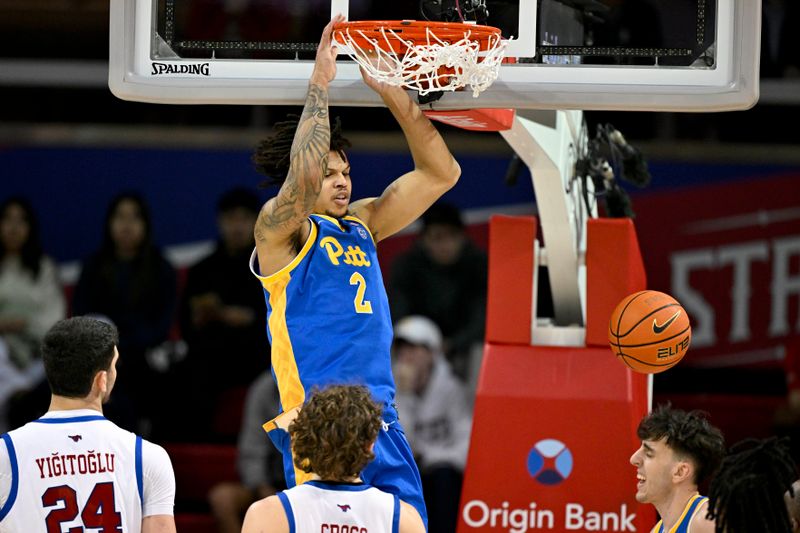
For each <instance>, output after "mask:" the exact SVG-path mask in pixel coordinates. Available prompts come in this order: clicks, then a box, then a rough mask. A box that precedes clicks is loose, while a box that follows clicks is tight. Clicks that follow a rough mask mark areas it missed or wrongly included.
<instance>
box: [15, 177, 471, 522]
mask: <svg viewBox="0 0 800 533" xmlns="http://www.w3.org/2000/svg"><path fill="white" fill-rule="evenodd" d="M260 207H261V201H260V199H259V196H258V195H257V194H256V192H255V191H251V190H249V189H245V188H234V189H231V190H229V191H227V192H226V193H224V194H223V195H222V196H221V197H220V198H219V199H218V202H217V209H216V221H217V229H218V235H217V243H216V246H215V247H214V249H213V250H212V251H211V252H210V253H209V254H208V255H207V256H205V257H203V258H202V259H200V260H199V261H197V262H196V263H194V264H192V265H190V266H189V267H188V268H187V269H186V271H185V273H181V272H179V271H178V270H177V269H176V268H175V267H174V266H173V265H172V264H171V263H170V262H169V261H168V260H167V258H166V257H165V254H164V252H163V250H161V249H160V248H159V247H158V246H157V245H156V244H155V242H156V240H155V238H154V235H153V233H152V224H151V218H150V213H149V208H148V203H147V201H146V199H145V198H143V197H142V196H141V195H139V194H137V193H133V192H125V193H122V194H119V195H118V196H116V197H115V198H113V199H112V200H111V201H110V202H109V204H108V208H107V211H106V216H105V222H104V225H103V228H102V229H101V230H100V232H99V233H100V234H101V245H100V247H99V248H98V249H97V250H96V251H95V252H94V253H92V254H91V255H90V256H89V257H87V258H86V259H85V260H84V261H83V262H82V265H81V270H80V275H79V277H78V281H77V283H76V284H75V286H74V288H73V290H72V291H65V290H64V287H63V286H62V282H61V281H60V280H59V273H58V268H57V266H56V265H55V263H54V262H53V260H52V259H51V258H50V257H49V256H48V255H47V253H46V251H45V250H43V249H42V245H41V236H40V233H39V226H38V222H37V216H36V212H35V211H34V209H33V208H32V207H31V205H30V204H29V202H28V201H27V200H26V199H24V198H18V197H14V198H9V199H7V200H5V201H4V202H3V203H2V205H1V206H0V424H2V426H3V427H2V428H1V429H2V431H7V430H10V429H13V428H15V427H19V426H20V425H22V424H24V423H26V422H28V421H30V420H33V419H35V418H38V417H39V416H40V415H42V414H43V413H44V412H45V411H46V410H47V407H48V401H49V392H48V390H49V389H48V387H47V384H46V383H45V381H44V373H43V368H42V364H41V361H40V359H39V353H38V345H39V342H40V341H41V339H42V337H43V335H44V333H45V332H46V331H47V330H48V329H49V328H50V327H51V326H52V325H53V324H55V323H56V322H57V321H58V320H60V319H62V318H64V317H66V316H68V315H72V316H78V315H89V316H94V317H97V318H99V319H102V320H107V321H109V322H111V323H113V324H115V325H116V326H117V328H118V329H119V334H120V341H119V352H120V361H119V363H118V364H119V365H120V367H121V368H124V369H125V371H124V372H120V379H119V381H118V383H117V386H116V388H115V390H114V394H113V396H112V398H111V401H110V402H109V403H108V405H107V406H106V408H105V413H106V416H107V417H108V418H109V419H111V420H112V421H114V422H116V423H117V424H119V425H120V426H121V427H123V428H125V429H128V430H130V431H133V432H136V433H139V434H142V435H145V436H147V437H149V438H151V439H153V440H155V441H156V442H187V443H227V444H231V445H232V444H234V443H236V444H237V446H238V456H239V458H238V465H237V466H238V469H237V470H238V472H239V477H240V480H239V482H237V483H231V482H225V483H221V484H220V485H218V486H216V487H214V489H213V490H212V491H211V493H210V494H209V504H210V508H211V511H212V512H213V514H214V515H215V517H216V519H217V523H218V524H219V528H220V531H238V528H239V527H240V520H241V515H242V513H243V511H244V510H246V508H247V505H249V503H251V502H252V501H254V500H255V499H257V498H259V497H263V496H265V495H268V494H271V493H274V492H275V490H277V489H279V488H282V487H283V486H284V485H283V479H282V472H281V468H280V459H279V457H278V456H279V454H277V452H276V450H275V449H274V448H273V447H272V444H271V443H269V441H268V438H267V436H266V434H265V433H264V431H263V430H262V428H261V424H263V423H264V422H266V421H267V420H269V419H271V418H273V417H274V416H276V415H277V413H278V398H277V391H276V387H275V384H274V381H273V379H272V376H271V374H270V373H269V372H268V369H269V363H270V357H269V354H270V349H269V342H268V339H267V335H266V306H265V302H264V297H263V294H262V291H261V290H260V286H259V283H258V280H257V279H255V278H254V277H253V276H252V274H251V273H250V271H249V268H248V259H249V257H250V254H251V253H252V251H253V247H254V242H253V227H254V224H255V222H256V218H257V215H258V212H259V210H260ZM391 271H392V276H391V280H390V283H389V284H388V289H389V293H390V301H391V302H392V304H393V309H392V312H393V318H394V320H395V321H396V323H397V324H396V327H397V330H396V342H395V344H394V349H393V362H394V371H395V374H396V376H397V404H398V409H399V412H400V416H401V417H402V420H403V423H404V425H405V427H406V430H407V432H408V436H409V441H410V443H411V446H412V449H413V450H414V453H415V458H416V460H417V462H418V464H419V467H420V472H421V474H422V477H423V483H424V486H425V494H426V498H427V499H428V500H429V501H428V507H429V509H431V524H432V525H436V527H435V530H436V531H450V530H454V529H455V522H456V519H457V514H458V503H459V502H458V497H459V494H460V490H458V488H459V487H460V486H461V481H462V476H463V470H464V465H465V463H466V458H467V448H468V445H469V433H470V427H471V423H472V412H471V411H472V409H471V405H472V399H473V397H474V386H475V377H476V376H477V369H478V368H479V366H480V356H481V352H482V343H483V327H484V320H485V314H484V313H485V305H486V276H487V258H486V254H485V253H484V252H483V251H482V250H481V249H480V248H479V247H478V246H476V245H475V244H474V243H473V242H472V241H471V240H470V239H469V237H468V236H467V234H466V231H465V226H464V223H463V220H462V218H461V214H460V212H459V211H458V209H456V208H455V207H453V206H452V205H449V204H445V203H438V204H436V205H434V206H433V207H432V208H431V209H430V210H429V211H428V212H427V213H426V214H425V216H424V217H423V227H422V230H421V232H420V235H419V238H418V239H417V240H416V242H415V243H413V244H412V246H411V248H410V249H409V250H407V251H406V252H404V253H402V254H400V255H399V256H397V258H396V259H395V260H394V263H393V266H392V269H391ZM70 292H71V297H70V298H69V299H67V298H66V296H65V295H66V294H68V293H70ZM237 400H239V401H237ZM221 420H222V421H223V424H222V425H221V424H220V421H221ZM231 420H233V421H235V422H234V424H235V427H234V428H233V429H234V431H222V430H220V428H221V427H223V426H224V423H225V422H228V426H230V423H231Z"/></svg>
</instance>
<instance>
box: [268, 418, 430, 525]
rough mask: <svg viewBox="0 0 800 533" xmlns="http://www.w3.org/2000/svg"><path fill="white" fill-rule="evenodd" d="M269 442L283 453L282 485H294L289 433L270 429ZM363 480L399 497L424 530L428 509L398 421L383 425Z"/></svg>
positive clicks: (412, 459)
mask: <svg viewBox="0 0 800 533" xmlns="http://www.w3.org/2000/svg"><path fill="white" fill-rule="evenodd" d="M268 435H269V437H270V439H271V440H272V442H273V444H275V446H276V447H277V448H278V449H279V450H280V451H281V454H283V471H284V474H285V475H286V486H287V487H288V488H292V487H294V486H295V485H296V484H297V482H296V480H295V476H294V463H293V462H292V452H291V446H290V443H289V433H287V432H286V431H285V430H283V429H273V430H271V431H270V432H269V433H268ZM361 479H362V480H364V483H366V484H368V485H372V486H373V487H376V488H378V489H380V490H382V491H384V492H388V493H390V494H396V495H397V496H398V497H399V498H400V499H401V500H403V501H404V502H406V503H407V504H409V505H411V506H413V507H414V508H415V509H416V510H417V512H419V515H420V516H421V517H422V521H423V523H424V524H425V530H426V531H427V530H428V511H427V510H426V508H425V500H424V498H423V496H422V480H421V479H420V476H419V469H417V463H416V462H415V461H414V454H413V453H411V447H410V446H409V445H408V441H407V440H406V435H405V433H404V432H403V428H402V426H401V425H400V422H398V421H397V419H396V418H395V419H394V421H392V422H390V423H388V424H384V426H383V429H381V431H380V432H379V433H378V440H377V441H376V442H375V459H374V460H373V461H372V462H370V463H369V464H368V465H367V466H366V468H364V470H363V471H362V472H361Z"/></svg>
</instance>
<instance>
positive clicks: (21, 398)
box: [0, 197, 66, 433]
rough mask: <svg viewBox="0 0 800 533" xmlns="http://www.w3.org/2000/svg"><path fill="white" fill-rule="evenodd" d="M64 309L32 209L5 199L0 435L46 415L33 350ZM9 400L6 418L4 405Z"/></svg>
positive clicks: (0, 257) (0, 221) (1, 210)
mask: <svg viewBox="0 0 800 533" xmlns="http://www.w3.org/2000/svg"><path fill="white" fill-rule="evenodd" d="M65 307H66V305H65V302H64V293H63V292H62V289H61V283H60V282H59V279H58V273H57V271H56V266H55V264H54V263H53V261H52V260H51V259H50V258H49V257H47V256H46V255H45V253H44V252H43V250H42V244H41V242H40V240H39V225H38V222H37V219H36V214H35V213H34V211H33V208H32V207H31V205H30V204H29V203H28V201H27V200H25V199H24V198H19V197H15V198H9V199H7V200H5V201H4V202H3V203H2V205H0V433H5V432H6V431H8V430H9V429H11V427H9V425H11V426H12V427H16V426H18V425H21V424H22V423H25V422H28V421H29V420H32V419H33V418H38V416H40V415H42V414H44V412H45V411H47V406H48V403H49V401H50V393H49V389H48V388H47V385H46V384H45V383H44V366H43V365H42V362H41V359H40V358H39V345H40V343H41V341H42V339H43V338H44V335H45V333H47V331H48V330H49V329H50V327H51V326H52V325H53V324H55V323H56V322H58V321H59V320H61V319H62V318H64V315H65V313H66V310H65ZM14 395H15V398H14V401H13V404H14V407H13V408H12V409H11V410H12V412H11V413H8V412H7V411H6V410H7V408H9V405H8V403H7V402H8V401H9V398H10V397H12V396H14ZM7 416H8V417H9V418H7ZM9 423H10V424H9Z"/></svg>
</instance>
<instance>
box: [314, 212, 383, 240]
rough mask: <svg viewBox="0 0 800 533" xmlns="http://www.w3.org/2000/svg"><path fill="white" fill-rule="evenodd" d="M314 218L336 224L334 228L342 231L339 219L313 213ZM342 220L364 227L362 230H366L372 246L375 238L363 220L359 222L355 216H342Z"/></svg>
mask: <svg viewBox="0 0 800 533" xmlns="http://www.w3.org/2000/svg"><path fill="white" fill-rule="evenodd" d="M314 216H317V217H321V218H324V219H325V220H327V221H329V222H333V223H334V224H336V226H338V228H339V229H340V230H341V231H344V228H343V227H342V225H341V224H340V223H339V219H338V218H334V217H331V216H328V215H323V214H320V213H314ZM342 220H350V221H352V222H358V223H359V224H361V225H362V226H364V229H366V230H367V233H368V234H369V238H370V239H372V244H375V236H374V235H373V234H372V230H371V229H369V226H367V225H366V224H365V223H364V221H363V220H361V219H360V218H358V217H357V216H355V215H345V216H343V217H342Z"/></svg>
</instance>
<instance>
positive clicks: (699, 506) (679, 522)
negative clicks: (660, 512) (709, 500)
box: [650, 494, 705, 533]
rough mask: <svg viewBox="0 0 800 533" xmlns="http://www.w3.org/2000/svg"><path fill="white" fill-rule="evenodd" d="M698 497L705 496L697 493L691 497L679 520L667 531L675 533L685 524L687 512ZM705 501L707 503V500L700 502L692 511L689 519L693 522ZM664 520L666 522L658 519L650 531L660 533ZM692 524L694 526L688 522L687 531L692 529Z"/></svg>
mask: <svg viewBox="0 0 800 533" xmlns="http://www.w3.org/2000/svg"><path fill="white" fill-rule="evenodd" d="M698 498H703V496H700V495H699V494H695V495H694V496H692V497H691V498H689V501H688V502H686V506H685V507H684V508H683V512H682V513H681V516H680V517H679V518H678V521H677V522H675V525H674V526H672V527H671V528H670V530H669V531H667V532H666V533H675V532H676V531H677V530H678V527H680V525H681V524H683V520H684V519H685V518H686V513H688V512H689V508H690V507H691V506H692V504H693V503H694V502H695V500H697V499H698ZM703 503H705V502H702V503H700V504H698V505H697V507H696V508H695V510H694V512H693V513H692V517H691V518H690V519H689V521H690V522H691V521H692V520H693V519H694V517H695V516H696V515H697V512H698V511H699V510H700V508H701V507H702V506H703ZM663 522H664V521H663V520H659V521H658V523H657V524H656V525H655V527H654V528H653V530H652V531H651V532H650V533H658V532H659V530H660V529H661V526H662V524H663ZM691 526H692V525H691V523H689V524H686V530H687V531H691Z"/></svg>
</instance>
